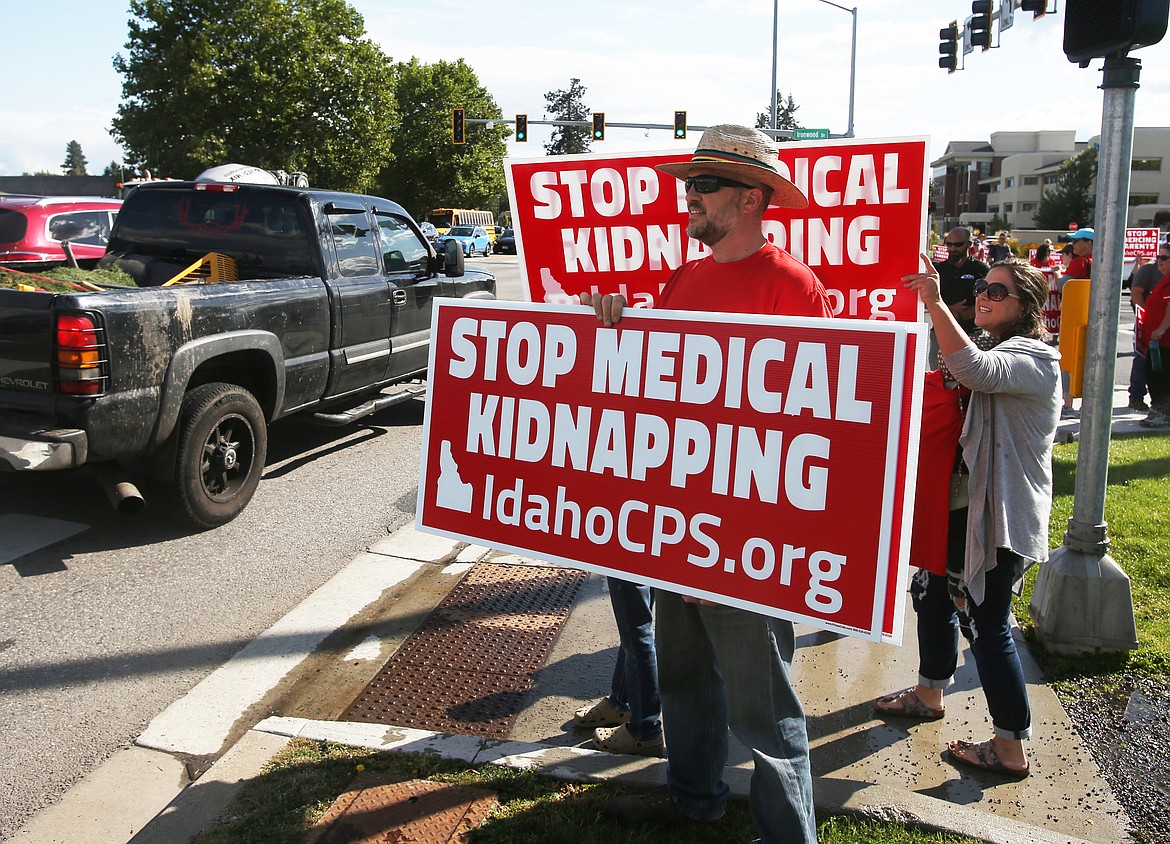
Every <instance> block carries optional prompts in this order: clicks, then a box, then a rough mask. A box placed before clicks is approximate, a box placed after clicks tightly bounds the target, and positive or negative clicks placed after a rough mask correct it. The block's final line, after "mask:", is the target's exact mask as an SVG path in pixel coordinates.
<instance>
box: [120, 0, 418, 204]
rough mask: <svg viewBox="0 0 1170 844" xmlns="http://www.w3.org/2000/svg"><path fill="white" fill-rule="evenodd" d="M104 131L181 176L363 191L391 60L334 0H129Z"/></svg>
mask: <svg viewBox="0 0 1170 844" xmlns="http://www.w3.org/2000/svg"><path fill="white" fill-rule="evenodd" d="M130 12H131V14H132V15H133V16H134V17H133V18H132V19H131V20H130V21H129V40H128V42H127V43H126V49H127V51H128V52H127V54H126V55H118V56H116V57H115V59H114V68H115V70H117V71H118V72H119V73H121V74H122V76H123V83H122V98H123V101H122V103H121V104H120V105H119V107H118V114H117V116H116V117H115V118H114V120H113V123H112V134H113V135H114V137H115V139H117V140H118V141H120V142H121V144H122V146H123V147H125V149H126V150H127V153H128V155H127V159H128V162H129V164H130V165H131V166H132V167H134V168H135V169H138V170H141V169H143V168H146V167H149V168H150V169H152V170H153V171H154V172H155V173H157V174H159V175H163V176H178V177H187V178H192V177H194V176H195V175H196V174H198V173H199V172H200V171H201V170H204V169H205V168H207V167H209V166H213V165H216V164H226V163H229V162H239V163H242V164H252V165H255V166H258V167H266V168H268V169H284V170H303V171H305V172H306V173H308V174H309V180H310V184H313V185H317V186H320V187H327V188H336V189H341V190H365V189H367V188H369V187H370V186H371V185H372V183H373V179H374V176H375V174H377V173H378V172H379V171H380V170H381V169H382V168H383V167H385V166H386V165H387V164H388V163H389V162H390V158H391V151H390V146H391V130H390V127H391V126H392V125H393V124H394V122H395V121H396V118H397V114H396V110H395V104H394V94H393V88H392V85H393V79H392V63H391V61H390V59H389V58H388V57H387V56H386V55H385V54H383V53H382V51H381V50H380V49H379V48H378V46H377V45H375V44H374V43H373V42H372V41H370V40H369V39H368V38H366V36H365V26H364V24H363V22H362V17H361V15H360V14H358V12H357V11H355V10H354V9H353V8H351V7H350V6H349V5H348V4H347V3H346V2H345V0H168V2H164V0H130Z"/></svg>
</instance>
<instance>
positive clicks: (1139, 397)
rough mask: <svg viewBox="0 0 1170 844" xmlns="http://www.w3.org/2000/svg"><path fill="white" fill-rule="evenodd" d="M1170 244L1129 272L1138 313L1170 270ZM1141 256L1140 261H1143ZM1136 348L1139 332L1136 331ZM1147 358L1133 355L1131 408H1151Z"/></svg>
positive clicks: (1160, 248)
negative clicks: (1147, 401) (1155, 286)
mask: <svg viewBox="0 0 1170 844" xmlns="http://www.w3.org/2000/svg"><path fill="white" fill-rule="evenodd" d="M1168 255H1170V245H1167V244H1162V245H1161V246H1159V247H1158V253H1157V257H1156V258H1155V259H1154V260H1153V261H1150V262H1148V263H1140V265H1138V266H1135V267H1134V269H1133V272H1131V273H1130V274H1129V304H1130V307H1132V308H1133V309H1134V313H1135V314H1136V313H1137V309H1138V308H1144V307H1145V304H1146V296H1148V295H1149V292H1150V291H1151V290H1153V289H1154V285H1156V284H1157V283H1158V282H1159V281H1161V280H1162V276H1164V275H1165V274H1166V273H1168V272H1170V259H1168V258H1167V257H1166V256H1168ZM1141 260H1142V259H1141V258H1139V259H1138V262H1141ZM1134 340H1135V348H1136V340H1137V333H1136V331H1135V333H1134ZM1147 389H1148V388H1147V386H1146V360H1145V358H1144V357H1143V356H1142V355H1140V354H1135V355H1134V356H1133V365H1132V366H1131V367H1130V369H1129V409H1130V410H1149V409H1150V408H1149V405H1147V404H1146V391H1147Z"/></svg>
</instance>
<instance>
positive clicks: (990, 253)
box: [987, 231, 1012, 262]
mask: <svg viewBox="0 0 1170 844" xmlns="http://www.w3.org/2000/svg"><path fill="white" fill-rule="evenodd" d="M1010 257H1012V247H1011V245H1010V244H1009V243H1008V233H1007V232H1005V231H1001V232H1000V233H999V236H998V238H997V239H996V241H995V243H993V244H991V245H990V246H988V247H987V259H988V260H989V261H992V262H995V261H1006V260H1007V259H1008V258H1010Z"/></svg>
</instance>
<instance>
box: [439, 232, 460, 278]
mask: <svg viewBox="0 0 1170 844" xmlns="http://www.w3.org/2000/svg"><path fill="white" fill-rule="evenodd" d="M443 274H444V275H446V276H448V277H449V278H458V277H459V276H461V275H463V250H462V249H461V248H460V247H459V244H458V243H456V242H455V241H453V240H448V241H447V242H446V243H445V244H444V245H443Z"/></svg>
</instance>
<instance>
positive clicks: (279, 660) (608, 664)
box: [11, 390, 1157, 844]
mask: <svg viewBox="0 0 1170 844" xmlns="http://www.w3.org/2000/svg"><path fill="white" fill-rule="evenodd" d="M1127 401H1128V397H1127V396H1126V394H1125V391H1124V390H1121V391H1119V392H1118V394H1117V395H1116V396H1115V402H1114V404H1115V408H1114V414H1113V435H1114V436H1124V435H1129V434H1139V433H1141V434H1148V433H1157V432H1154V431H1150V430H1147V429H1145V428H1142V427H1141V426H1140V425H1139V424H1138V422H1139V421H1140V420H1141V419H1143V418H1144V416H1145V414H1143V413H1137V412H1132V411H1129V410H1128V409H1127V408H1126V404H1127ZM1078 431H1079V421H1078V420H1066V421H1063V422H1062V423H1061V428H1060V431H1059V432H1058V439H1062V438H1063V439H1075V438H1076V436H1077V433H1078ZM488 557H492V558H493V559H492V561H493V562H514V563H518V564H520V563H524V562H525V561H524V560H522V559H520V558H514V557H512V558H508V557H499V556H496V555H494V554H492V553H491V552H490V551H489V550H488V549H484V548H475V547H462V546H457V545H456V543H454V542H452V541H450V540H446V539H440V538H437V537H431V536H427V535H423V534H419V533H417V532H415V531H414V530H413V529H412V528H409V527H408V528H404V529H403V530H401V531H399V532H398V533H396V534H394V535H393V536H390V537H388V538H387V539H385V540H382V541H381V542H379V543H378V544H377V545H375V546H374V547H372V548H371V549H370V551H369V553H366V554H362V555H360V556H359V557H358V558H357V559H355V560H354V561H353V563H351V564H350V566H348V567H347V568H346V569H345V570H343V571H342V572H340V573H339V574H338V575H337V576H336V577H335V578H334V579H333V580H331V581H330V582H329V583H327V584H326V585H325V586H323V587H322V588H321V589H320V590H319V591H318V593H317V594H315V595H314V596H313V597H312V598H310V599H309V600H308V601H306V602H305V604H303V605H302V606H301V607H298V608H297V609H296V610H294V611H293V612H292V613H290V614H289V616H286V618H285V619H282V620H281V621H280V622H278V623H277V624H276V625H274V627H273V628H272V629H271V630H270V631H267V632H266V633H265V634H263V635H262V636H261V637H259V638H258V639H257V640H256V642H254V643H253V644H252V645H249V646H248V647H247V648H245V650H244V651H243V652H241V654H239V655H237V657H233V659H232V660H231V661H230V662H229V663H228V664H226V665H225V666H223V667H221V668H220V669H218V670H217V671H216V672H214V673H213V674H212V675H211V676H210V677H208V678H207V679H206V680H205V681H204V682H203V683H201V684H200V685H199V686H197V687H196V688H195V689H193V690H192V691H191V692H190V693H189V694H188V695H187V696H186V697H185V698H184V699H182V700H180V701H177V702H176V703H175V704H174V705H172V706H171V707H170V708H168V710H167V711H166V712H164V713H162V714H160V716H159V717H158V718H156V719H155V720H154V721H153V722H152V723H151V724H150V725H149V726H148V727H147V729H146V730H145V731H144V733H143V734H142V736H141V737H140V738H139V740H138V744H137V745H136V746H134V747H131V748H127V749H126V750H124V751H121V752H119V753H118V754H115V756H114V757H112V758H111V759H110V760H108V761H107V762H106V763H105V764H104V765H102V766H101V767H100V768H99V769H97V770H96V771H94V772H93V773H91V774H90V775H89V776H87V777H86V778H85V779H84V780H83V781H82V782H81V783H79V784H78V785H77V786H75V787H74V788H73V789H71V790H70V791H69V792H67V793H66V794H65V795H64V797H63V798H62V800H61V801H60V802H59V803H58V804H56V805H55V806H52V807H50V808H49V809H46V810H45V811H43V812H41V813H40V814H38V815H37V816H36V817H34V818H33V819H32V820H31V821H30V822H29V823H28V824H27V825H26V826H25V827H23V828H22V829H21V830H19V831H18V832H17V833H16V834H15V835H14V836H13V837H12V839H11V840H12V841H19V842H33V844H75V842H78V841H81V840H84V841H86V842H87V844H125V842H129V841H134V842H163V844H169V843H170V842H176V844H177V842H187V841H189V840H190V839H191V838H192V837H193V836H194V835H195V834H196V833H197V832H198V831H199V830H200V829H203V828H204V827H206V826H207V825H208V824H210V823H212V822H214V820H215V819H216V817H218V816H219V815H220V814H221V813H222V811H223V810H224V809H225V808H226V807H227V806H228V805H229V804H230V802H231V800H232V799H233V798H234V797H235V795H236V794H237V793H238V791H239V789H240V788H241V787H242V784H243V783H244V782H246V781H247V780H248V779H251V778H253V777H255V776H258V775H259V772H260V770H261V768H262V767H263V765H264V764H265V763H267V761H268V760H269V759H271V757H272V756H273V755H274V754H275V753H277V752H278V751H279V750H280V749H281V748H283V747H284V746H285V744H286V743H287V741H288V738H289V737H290V736H304V737H308V738H313V739H320V740H325V739H327V740H331V741H338V742H343V743H350V744H354V745H360V746H364V747H378V748H386V749H399V750H410V751H416V752H426V753H442V754H448V755H451V756H452V757H456V758H461V759H468V760H473V761H476V762H486V761H496V762H499V763H501V764H511V765H521V766H525V767H538V768H540V769H542V770H543V771H545V772H546V773H548V774H550V775H552V776H557V777H562V778H571V779H582V780H593V779H609V780H613V779H616V780H619V781H622V782H626V783H631V784H645V785H659V784H662V783H664V781H665V763H664V762H663V761H662V760H657V759H643V758H639V757H630V756H614V755H611V754H607V753H600V752H597V751H593V750H590V749H587V739H588V735H587V734H584V733H581V732H573V731H572V729H571V716H572V713H573V711H574V709H576V708H577V707H578V706H581V705H582V704H583V703H586V702H591V701H592V700H595V699H596V698H598V697H600V696H601V695H603V694H604V693H605V692H606V691H607V690H608V686H609V678H610V673H611V671H612V668H613V661H614V659H615V649H614V645H615V643H616V640H617V635H616V631H615V630H614V628H613V621H612V614H611V610H610V607H609V601H608V597H607V596H606V595H605V594H604V591H603V587H604V580H603V579H601V578H598V577H590V578H589V579H588V581H587V583H586V585H585V587H583V589H582V592H581V594H580V596H579V600H578V601H577V604H576V605H575V607H574V609H573V612H572V614H571V615H570V618H569V620H568V622H567V623H566V625H565V627H564V628H563V630H562V632H561V635H560V638H559V639H558V640H557V643H556V645H555V647H554V649H553V651H552V653H551V654H550V656H549V658H548V660H547V663H546V665H545V667H544V668H543V669H541V670H540V671H539V672H538V673H537V676H536V678H535V680H536V683H535V687H534V688H533V690H532V692H531V693H530V694H529V695H528V698H527V699H526V703H525V707H524V709H523V711H522V712H521V713H520V715H519V716H518V717H517V718H516V720H515V722H514V724H513V727H512V731H511V733H510V735H509V741H508V742H504V743H501V742H499V741H489V740H485V739H479V738H473V737H467V736H448V735H442V734H436V733H426V732H424V731H418V730H408V729H403V728H394V727H387V726H385V725H373V724H351V723H340V722H333V721H314V720H305V719H301V718H289V717H268V718H265V717H264V716H265V715H266V714H268V712H270V711H271V710H267V709H265V708H264V706H263V705H262V704H263V702H264V698H265V693H266V692H267V690H268V689H270V688H275V685H276V684H279V683H280V682H281V681H282V679H283V678H286V677H288V676H290V675H291V674H292V673H293V672H294V671H295V670H296V669H297V668H298V666H303V664H304V661H305V660H308V659H310V658H311V657H312V656H313V655H314V652H315V651H316V650H317V649H318V648H319V646H320V644H321V643H322V642H323V641H324V640H325V638H327V637H328V636H329V635H330V633H331V631H333V630H335V629H339V628H340V627H341V626H343V625H344V624H345V623H346V622H347V621H348V620H349V619H350V618H352V617H356V616H357V614H358V613H359V612H361V611H362V610H363V609H364V608H365V607H366V606H367V604H368V602H369V601H370V600H372V599H371V598H370V596H371V595H378V594H380V593H383V592H385V591H387V590H391V589H394V588H396V587H400V586H402V585H403V584H406V583H407V582H408V581H410V578H412V577H416V576H418V573H419V572H420V571H426V570H432V571H438V572H439V574H440V575H442V576H444V577H446V578H447V579H448V580H449V581H450V582H452V583H453V582H454V581H455V580H456V579H457V577H458V576H459V575H461V574H462V572H464V571H466V569H467V567H469V566H470V565H473V564H474V563H475V562H476V561H478V560H482V559H486V558H488ZM347 598H348V599H349V603H347V602H346V599H347ZM906 623H907V628H908V629H907V631H906V634H905V637H904V641H903V643H902V645H901V646H900V647H895V646H891V645H881V644H872V643H867V642H862V641H860V640H857V639H852V638H848V637H843V636H839V635H835V634H830V633H826V632H824V631H818V630H813V629H811V628H798V634H799V639H798V646H799V650H798V653H797V659H796V665H795V668H794V676H795V682H796V684H797V686H798V690H799V693H800V696H801V699H802V700H803V702H804V704H805V708H806V713H807V716H808V721H809V732H810V739H811V743H812V762H813V771H814V774H815V776H816V781H815V794H816V801H817V808H818V810H820V811H822V812H827V813H833V814H840V813H860V814H864V815H868V816H871V817H876V818H883V819H886V820H897V821H902V822H912V823H917V824H921V825H923V826H926V827H931V828H935V829H939V830H943V831H949V832H952V833H955V834H959V835H965V836H968V837H971V838H974V839H976V840H982V841H989V842H1004V843H1005V844H1015V842H1021V844H1022V842H1039V843H1040V844H1043V843H1044V842H1069V841H1090V842H1101V843H1102V844H1104V842H1121V841H1125V840H1127V837H1126V828H1127V819H1126V817H1125V814H1124V812H1123V811H1122V809H1121V808H1120V806H1119V805H1118V804H1117V802H1116V800H1115V799H1114V797H1113V794H1112V792H1111V791H1110V789H1109V787H1108V786H1107V785H1106V784H1105V782H1104V781H1103V779H1102V778H1101V774H1100V771H1099V770H1098V768H1097V767H1096V765H1095V764H1094V762H1093V761H1092V757H1091V756H1090V754H1089V753H1088V751H1087V749H1086V748H1085V746H1084V745H1083V744H1082V742H1081V741H1080V739H1079V737H1078V735H1077V734H1076V732H1075V730H1074V729H1073V727H1072V725H1071V724H1070V722H1069V719H1068V717H1067V715H1066V714H1065V712H1064V710H1063V708H1062V707H1061V706H1060V703H1059V701H1058V700H1057V698H1056V696H1055V694H1054V693H1053V692H1052V690H1051V689H1050V688H1048V687H1047V686H1046V685H1044V684H1043V683H1042V682H1041V680H1040V673H1039V670H1038V668H1037V666H1036V665H1035V663H1034V661H1033V660H1032V659H1031V657H1030V655H1029V654H1028V652H1027V649H1026V647H1021V657H1022V660H1023V663H1024V670H1025V676H1026V678H1027V681H1028V683H1029V690H1028V691H1029V698H1030V700H1031V703H1032V707H1033V725H1034V739H1033V741H1032V743H1031V745H1030V747H1029V751H1030V755H1031V764H1032V775H1031V776H1030V777H1029V778H1027V779H1025V780H1023V781H1020V782H1012V781H1006V780H1005V779H1004V778H1002V777H995V776H993V775H987V776H984V775H980V774H977V773H976V772H968V771H966V770H960V769H957V768H955V767H954V766H952V765H950V764H949V763H948V762H947V761H946V760H945V758H944V755H943V753H942V751H943V750H944V748H945V747H946V743H947V742H948V741H949V740H951V739H954V738H964V739H976V740H982V739H983V738H986V737H987V736H989V735H990V734H991V725H990V721H989V719H988V717H987V714H986V704H985V702H984V700H983V695H982V691H981V689H980V687H979V683H978V680H977V679H976V675H975V670H974V666H973V663H972V662H971V661H970V660H969V659H967V658H966V657H967V654H966V652H965V651H964V656H963V661H962V662H961V664H960V668H959V672H958V674H957V677H956V680H957V682H956V685H955V686H954V687H952V689H950V690H949V691H948V694H947V699H946V702H947V711H948V714H947V717H946V718H945V719H944V720H942V721H938V722H931V723H919V724H909V723H899V722H897V721H894V720H888V721H887V720H880V719H877V718H875V717H874V713H873V710H872V701H873V699H874V698H875V697H877V696H879V695H881V694H885V693H888V692H892V691H895V690H898V689H902V688H906V687H908V686H910V685H913V682H914V679H915V677H916V674H917V667H916V666H917V661H916V655H917V648H916V642H915V638H914V631H913V623H914V615H913V612H912V611H911V610H908V611H907V618H906ZM599 630H605V631H609V634H608V635H607V636H604V637H601V640H600V641H599V636H598V631H599ZM269 633H272V634H273V635H272V636H269ZM272 641H281V642H286V643H287V642H293V643H294V648H293V650H292V651H283V652H279V653H273V652H270V651H271V645H270V643H271V642H272ZM368 644H369V648H370V649H372V652H373V653H374V654H376V655H378V656H377V659H378V661H379V662H378V664H379V665H380V664H384V663H385V661H386V660H387V659H388V654H389V655H392V653H393V647H394V643H393V642H382V643H378V642H372V643H368ZM366 645H367V643H363V647H366ZM257 677H259V680H257V679H256V678H257ZM245 680H247V681H249V682H245ZM256 682H259V684H260V685H259V686H258V687H257V686H256V685H255V683H256ZM249 683H251V684H252V685H249ZM255 688H260V689H261V690H262V691H261V693H260V694H256V693H255V691H254V689H255ZM258 710H259V711H258ZM241 725H242V726H241ZM143 745H146V746H143ZM212 760H214V764H210V767H209V768H207V767H206V766H207V765H208V763H210V762H211V761H212ZM729 764H730V765H732V766H734V767H731V768H729V771H728V775H727V779H728V782H729V784H730V785H731V787H732V789H733V792H734V793H736V794H737V795H740V796H744V795H746V793H747V783H748V776H749V774H750V769H751V763H750V757H749V756H748V754H747V752H746V750H745V749H744V748H742V747H739V746H733V755H732V759H731V761H730V763H729ZM205 768H206V770H204V769H205Z"/></svg>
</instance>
